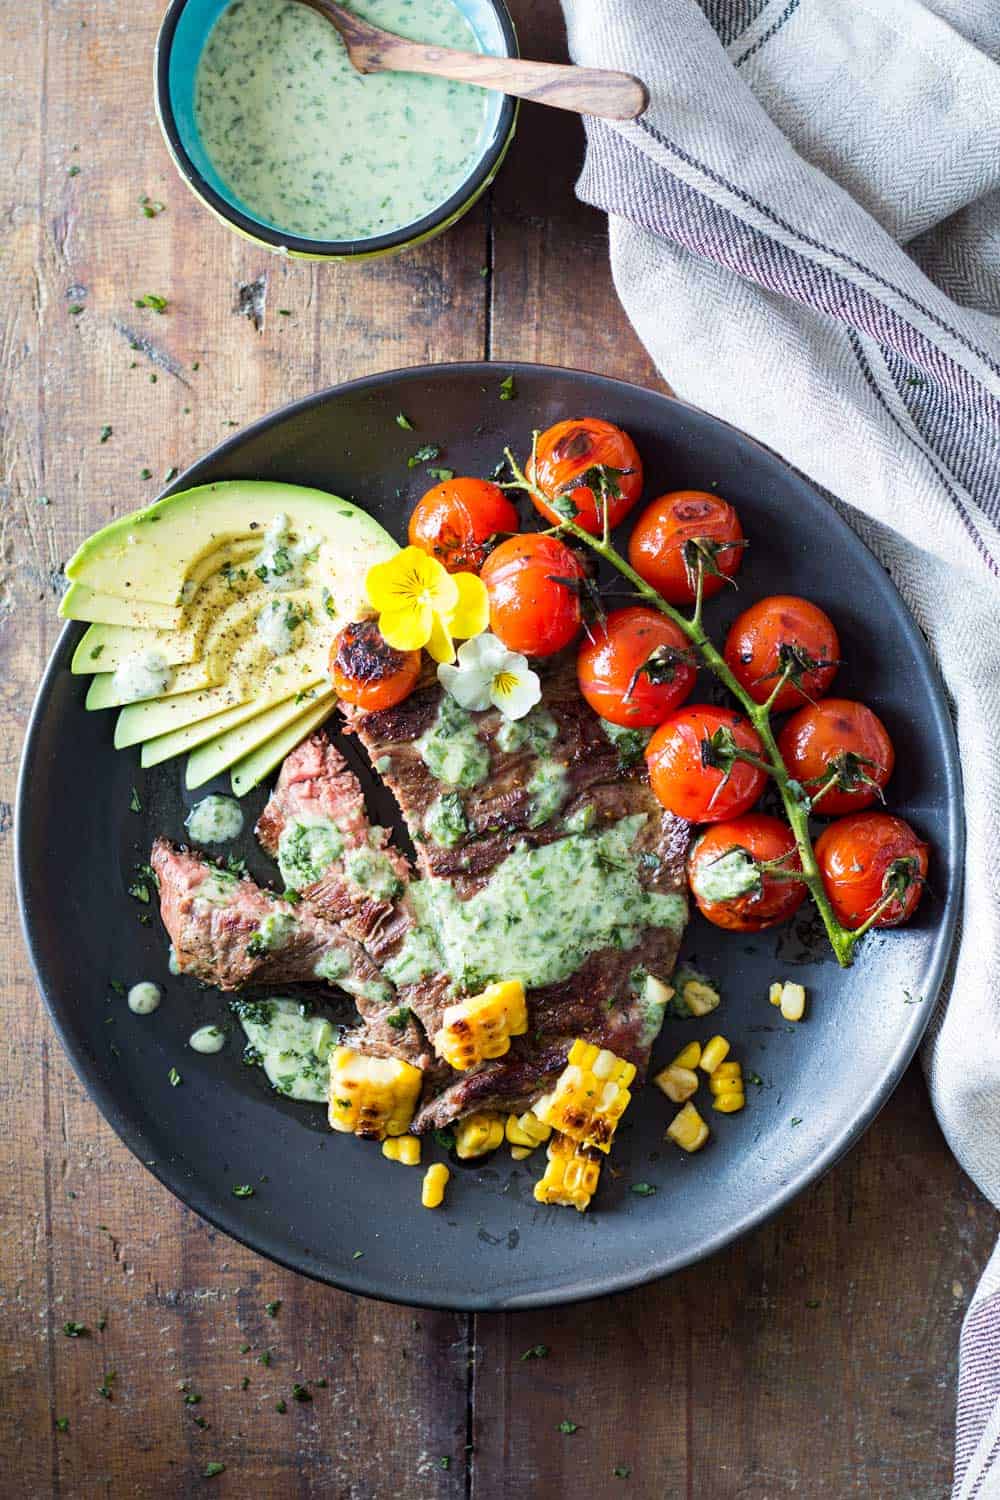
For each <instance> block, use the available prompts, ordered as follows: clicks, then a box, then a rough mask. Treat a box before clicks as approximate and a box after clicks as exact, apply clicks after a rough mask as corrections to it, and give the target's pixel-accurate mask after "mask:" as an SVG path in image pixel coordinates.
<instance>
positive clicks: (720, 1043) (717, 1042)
mask: <svg viewBox="0 0 1000 1500" xmlns="http://www.w3.org/2000/svg"><path fill="white" fill-rule="evenodd" d="M728 1055H729V1043H728V1042H727V1041H726V1039H725V1037H724V1036H713V1038H712V1040H711V1041H710V1042H706V1043H705V1045H704V1047H703V1048H702V1049H701V1062H700V1063H699V1064H698V1066H699V1068H701V1069H702V1070H703V1071H704V1072H705V1073H714V1072H715V1070H716V1068H717V1067H718V1066H719V1064H720V1063H721V1062H725V1060H726V1058H727V1057H728Z"/></svg>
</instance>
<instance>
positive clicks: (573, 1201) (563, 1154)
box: [535, 1133, 601, 1213]
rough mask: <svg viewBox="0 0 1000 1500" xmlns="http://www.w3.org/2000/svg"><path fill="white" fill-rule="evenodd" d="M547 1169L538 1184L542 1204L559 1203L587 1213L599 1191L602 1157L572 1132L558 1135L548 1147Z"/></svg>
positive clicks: (537, 1195) (539, 1200)
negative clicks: (580, 1141)
mask: <svg viewBox="0 0 1000 1500" xmlns="http://www.w3.org/2000/svg"><path fill="white" fill-rule="evenodd" d="M547 1155H548V1162H547V1164H546V1167H545V1172H544V1173H543V1175H542V1176H541V1177H540V1178H539V1180H538V1181H537V1182H536V1183H535V1198H536V1200H537V1201H538V1202H539V1203H558V1204H560V1205H562V1206H563V1207H565V1208H575V1209H576V1210H577V1212H578V1213H583V1211H584V1209H585V1208H586V1207H587V1204H588V1203H589V1202H590V1200H591V1198H592V1197H593V1196H594V1193H595V1192H596V1191H597V1182H598V1178H599V1177H600V1175H601V1158H600V1157H599V1156H598V1154H597V1152H596V1151H594V1150H593V1148H592V1147H589V1146H581V1145H579V1144H578V1142H576V1141H572V1140H570V1138H569V1136H568V1135H559V1134H558V1133H557V1134H555V1135H554V1136H553V1137H552V1139H551V1141H549V1146H548V1152H547Z"/></svg>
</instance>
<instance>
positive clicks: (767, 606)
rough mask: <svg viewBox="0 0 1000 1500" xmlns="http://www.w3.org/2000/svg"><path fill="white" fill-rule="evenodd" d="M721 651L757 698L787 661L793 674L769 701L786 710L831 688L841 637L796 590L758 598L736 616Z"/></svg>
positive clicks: (770, 686) (764, 694) (772, 683)
mask: <svg viewBox="0 0 1000 1500" xmlns="http://www.w3.org/2000/svg"><path fill="white" fill-rule="evenodd" d="M723 655H724V656H725V659H726V663H727V665H728V666H729V669H730V671H731V672H732V674H733V676H734V677H735V678H736V680H737V682H738V683H739V684H740V685H741V687H743V688H745V689H746V691H747V692H748V693H749V694H750V696H751V698H752V699H753V700H754V702H755V703H766V702H767V700H768V699H769V698H770V696H771V694H772V693H773V692H774V690H775V688H776V687H777V686H778V681H779V678H780V677H781V674H782V672H783V670H784V669H785V667H786V665H787V666H789V667H790V668H791V672H792V676H791V677H790V678H789V680H788V681H787V682H785V683H784V684H783V685H782V687H781V688H780V690H779V691H778V692H777V694H776V695H775V699H774V702H773V704H772V705H771V707H772V710H773V711H774V712H775V713H784V712H786V710H788V709H791V708H800V707H801V706H802V704H803V703H806V702H814V701H815V700H816V699H817V698H822V697H823V695H824V693H826V692H828V691H829V688H830V684H831V683H832V682H833V679H834V677H835V676H836V673H837V666H838V661H839V657H840V641H839V640H838V638H837V632H836V629H835V628H834V624H833V621H832V620H831V619H830V617H829V615H827V614H826V613H824V611H823V610H821V609H820V608H819V606H818V605H816V604H812V603H810V601H809V600H808V599H800V598H798V596H797V595H795V594H773V595H771V596H770V597H769V598H767V599H758V601H757V603H756V604H751V606H750V608H749V609H745V610H744V611H743V613H742V614H741V615H740V616H739V618H738V619H737V620H735V621H734V623H733V625H732V627H731V629H730V631H729V634H728V636H727V637H726V648H725V651H724V653H723ZM811 663H816V666H815V669H813V668H812V667H811Z"/></svg>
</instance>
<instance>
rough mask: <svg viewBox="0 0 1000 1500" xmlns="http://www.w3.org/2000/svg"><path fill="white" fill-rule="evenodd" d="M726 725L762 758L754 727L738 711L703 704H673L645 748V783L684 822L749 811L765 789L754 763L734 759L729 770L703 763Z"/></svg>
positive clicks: (738, 743) (763, 775) (748, 749)
mask: <svg viewBox="0 0 1000 1500" xmlns="http://www.w3.org/2000/svg"><path fill="white" fill-rule="evenodd" d="M720 730H727V731H728V732H729V734H730V735H731V736H732V739H733V742H734V744H735V746H736V748H737V749H739V750H744V751H746V752H748V753H749V754H751V755H754V756H757V757H760V758H763V756H764V747H763V745H762V744H761V742H760V737H759V735H758V734H757V731H756V729H754V727H753V725H752V724H751V723H750V721H749V720H748V719H745V718H744V717H743V715H742V714H738V713H736V712H735V711H734V710H732V709H726V708H715V707H714V706H713V705H711V704H708V703H689V704H688V705H687V707H685V708H679V709H676V710H675V712H674V713H672V714H670V715H669V716H668V717H667V718H666V719H665V720H664V722H663V723H662V724H661V725H660V727H659V729H657V730H656V732H655V734H654V735H653V737H652V739H651V740H650V742H649V744H648V746H647V747H646V765H647V767H648V768H649V780H650V785H651V786H652V788H653V792H654V793H655V795H656V798H657V800H658V801H659V802H660V803H661V805H662V806H663V807H665V808H666V809H667V811H668V812H672V813H674V814H676V816H677V817H679V818H686V819H687V820H688V822H689V823H721V822H722V821H723V820H724V819H726V818H736V817H739V816H740V815H741V814H742V813H745V812H749V811H750V809H751V807H753V805H754V803H755V802H756V801H757V798H758V797H759V796H760V795H761V793H762V792H763V790H764V786H765V784H766V782H767V775H766V773H765V772H764V771H762V770H761V769H760V767H758V766H752V765H748V764H747V762H746V761H743V760H734V761H733V764H732V766H731V768H730V769H729V771H728V772H726V771H725V770H723V769H721V768H719V767H717V766H714V765H711V764H706V756H710V754H711V751H710V748H709V742H710V741H711V740H712V738H713V736H715V735H716V734H717V733H718V732H719V731H720Z"/></svg>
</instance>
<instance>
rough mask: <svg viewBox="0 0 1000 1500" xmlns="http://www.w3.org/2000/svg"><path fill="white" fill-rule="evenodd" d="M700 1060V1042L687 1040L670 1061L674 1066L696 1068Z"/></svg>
mask: <svg viewBox="0 0 1000 1500" xmlns="http://www.w3.org/2000/svg"><path fill="white" fill-rule="evenodd" d="M700 1062H701V1043H700V1042H688V1044H687V1046H686V1047H682V1048H681V1050H680V1051H679V1052H678V1054H677V1056H676V1057H675V1058H674V1060H673V1062H672V1063H671V1067H674V1068H696V1067H697V1066H698V1064H699V1063H700Z"/></svg>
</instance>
